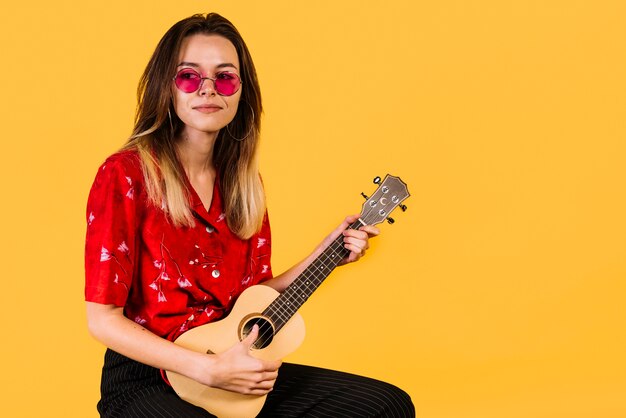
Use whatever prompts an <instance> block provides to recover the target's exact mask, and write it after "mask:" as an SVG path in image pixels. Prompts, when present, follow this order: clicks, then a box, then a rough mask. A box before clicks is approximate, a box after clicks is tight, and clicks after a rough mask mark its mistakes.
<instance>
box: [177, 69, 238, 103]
mask: <svg viewBox="0 0 626 418" xmlns="http://www.w3.org/2000/svg"><path fill="white" fill-rule="evenodd" d="M183 71H190V72H194V73H196V74H197V75H198V77H199V78H200V83H198V88H197V89H195V90H193V91H185V90H183V89H181V88H180V87H178V84H177V83H176V78H177V77H178V75H179V74H180V73H181V72H183ZM220 74H229V75H231V76H234V77H236V78H237V80H239V86H238V87H237V90H235V91H234V92H232V93H231V94H222V93H220V92H219V91H218V90H217V86H216V84H215V82H216V81H217V77H219V75H220ZM172 80H173V81H174V85H175V86H176V88H177V89H178V90H180V91H182V92H183V93H188V94H191V93H195V92H197V91H198V90H200V89H201V88H202V85H203V84H204V80H211V81H212V82H213V90H215V92H216V93H217V94H219V95H220V96H225V97H229V96H232V95H234V94H236V93H237V92H238V91H239V90H240V89H241V86H242V85H243V83H242V81H241V77H239V75H238V74H237V73H233V72H232V71H218V72H217V73H215V78H211V77H202V74H200V73H199V72H198V71H196V70H194V69H193V68H182V69H181V70H179V71H178V72H177V73H176V75H175V76H174V77H172Z"/></svg>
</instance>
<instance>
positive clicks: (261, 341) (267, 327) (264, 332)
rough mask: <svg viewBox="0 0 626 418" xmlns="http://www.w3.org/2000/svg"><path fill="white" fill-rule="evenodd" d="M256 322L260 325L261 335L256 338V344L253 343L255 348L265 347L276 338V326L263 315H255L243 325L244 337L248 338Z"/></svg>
mask: <svg viewBox="0 0 626 418" xmlns="http://www.w3.org/2000/svg"><path fill="white" fill-rule="evenodd" d="M254 324H256V325H258V326H259V337H258V338H257V339H256V341H255V342H254V344H252V347H253V348H256V349H261V348H265V347H267V346H268V345H270V344H271V342H272V339H273V338H274V327H273V326H272V323H271V322H270V321H269V320H267V319H265V318H263V317H255V318H250V319H249V320H248V321H247V322H246V323H245V324H244V326H243V338H246V337H247V336H248V334H250V331H252V327H253V326H254Z"/></svg>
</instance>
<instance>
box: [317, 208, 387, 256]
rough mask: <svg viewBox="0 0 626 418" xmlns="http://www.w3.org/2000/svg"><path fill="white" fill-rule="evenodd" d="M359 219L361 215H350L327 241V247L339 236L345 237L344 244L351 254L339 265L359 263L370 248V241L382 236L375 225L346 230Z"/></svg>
mask: <svg viewBox="0 0 626 418" xmlns="http://www.w3.org/2000/svg"><path fill="white" fill-rule="evenodd" d="M357 219H359V215H350V216H348V217H346V219H345V220H344V221H343V222H342V223H341V225H339V226H338V227H337V228H336V229H335V230H334V231H333V232H332V233H331V234H330V235H329V236H328V237H326V239H325V240H324V242H325V244H326V245H325V247H327V246H328V245H330V243H332V242H333V241H334V240H335V238H337V237H338V236H339V235H343V242H344V245H345V247H346V248H347V249H348V250H350V254H349V255H348V256H347V257H346V258H344V259H343V260H341V262H340V263H339V265H343V264H348V263H352V262H353V261H357V260H358V259H360V258H361V257H363V255H365V251H366V250H367V249H368V248H369V246H370V245H369V239H370V238H372V237H375V236H377V235H378V234H380V230H379V229H378V228H376V227H375V226H373V225H364V226H362V227H360V228H359V229H346V228H348V226H350V225H352V224H353V223H354V222H356V220H357Z"/></svg>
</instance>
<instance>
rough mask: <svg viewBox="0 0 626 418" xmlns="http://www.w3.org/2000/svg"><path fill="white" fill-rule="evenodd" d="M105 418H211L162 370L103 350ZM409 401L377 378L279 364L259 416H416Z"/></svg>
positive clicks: (102, 404)
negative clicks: (166, 378)
mask: <svg viewBox="0 0 626 418" xmlns="http://www.w3.org/2000/svg"><path fill="white" fill-rule="evenodd" d="M101 392H102V399H101V400H100V402H98V411H99V412H100V415H101V416H103V417H111V418H113V417H116V418H117V417H128V418H130V417H137V418H139V417H144V418H175V417H177V418H193V417H198V418H200V417H202V418H209V417H213V415H211V414H209V413H208V412H207V411H205V410H204V409H201V408H198V407H196V406H194V405H192V404H190V403H188V402H185V401H183V400H182V399H180V398H179V397H178V396H177V395H176V393H175V392H174V390H173V389H172V388H171V387H170V386H168V385H167V384H166V383H165V382H164V381H163V379H162V378H161V374H160V371H159V370H158V369H155V368H153V367H150V366H146V365H144V364H142V363H139V362H136V361H134V360H131V359H129V358H128V357H124V356H122V355H121V354H119V353H116V352H115V351H112V350H107V352H106V354H105V356H104V367H103V369H102V385H101ZM414 416H415V408H414V407H413V404H412V403H411V398H410V397H409V395H407V394H406V393H405V392H403V391H402V390H400V389H398V388H397V387H395V386H393V385H390V384H388V383H385V382H381V381H379V380H374V379H368V378H365V377H361V376H356V375H353V374H348V373H342V372H337V371H334V370H326V369H320V368H317V367H310V366H302V365H297V364H289V363H283V365H282V366H281V367H280V369H279V371H278V379H276V384H275V385H274V390H273V391H272V392H270V393H269V394H268V396H267V399H266V402H265V406H264V407H263V409H262V410H261V412H260V413H259V417H333V418H337V417H414Z"/></svg>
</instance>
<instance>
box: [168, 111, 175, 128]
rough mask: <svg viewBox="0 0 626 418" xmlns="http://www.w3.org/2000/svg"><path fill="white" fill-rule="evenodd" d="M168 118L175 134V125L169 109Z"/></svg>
mask: <svg viewBox="0 0 626 418" xmlns="http://www.w3.org/2000/svg"><path fill="white" fill-rule="evenodd" d="M167 117H168V119H169V120H170V128H171V129H172V132H174V124H173V123H172V114H171V113H170V110H169V109H167Z"/></svg>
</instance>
